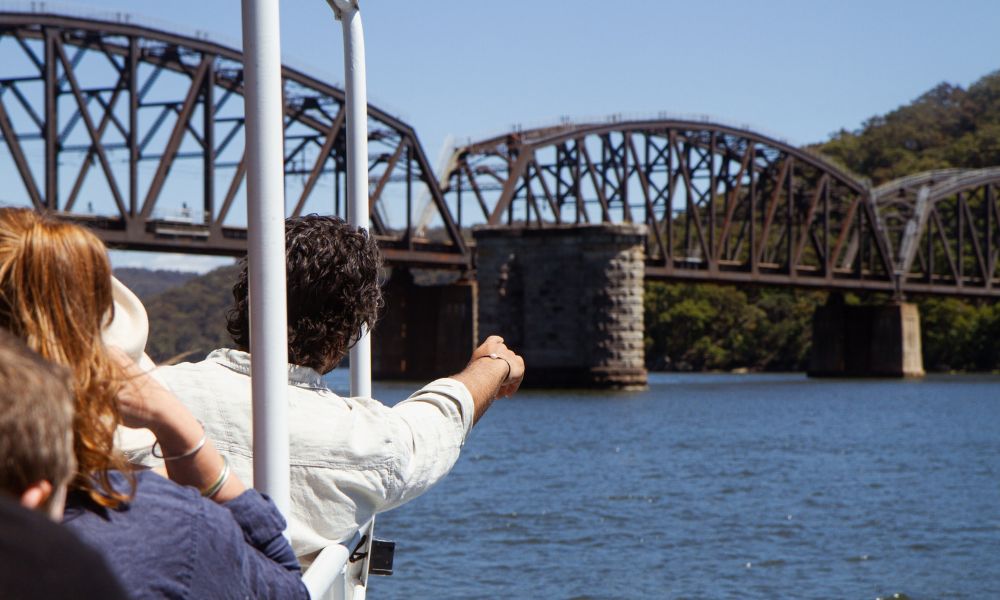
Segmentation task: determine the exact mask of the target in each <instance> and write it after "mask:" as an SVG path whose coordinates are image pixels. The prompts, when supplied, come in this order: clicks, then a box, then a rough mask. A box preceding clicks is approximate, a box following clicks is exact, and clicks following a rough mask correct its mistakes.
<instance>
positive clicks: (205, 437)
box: [149, 421, 208, 461]
mask: <svg viewBox="0 0 1000 600" xmlns="http://www.w3.org/2000/svg"><path fill="white" fill-rule="evenodd" d="M198 424H199V425H201V439H200V440H198V443H197V444H195V445H194V447H193V448H191V449H190V450H188V451H187V452H185V453H184V454H178V455H177V456H164V454H163V449H162V448H160V453H159V454H157V452H156V448H157V446H159V445H160V440H156V441H155V442H153V447H152V448H150V449H149V452H150V453H151V454H152V455H153V456H155V457H156V458H162V459H163V460H164V461H171V460H180V459H182V458H187V457H189V456H194V455H195V454H197V453H198V451H199V450H201V449H202V448H203V447H204V446H205V442H207V441H208V434H206V433H205V426H204V425H202V424H201V421H198Z"/></svg>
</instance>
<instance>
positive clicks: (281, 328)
mask: <svg viewBox="0 0 1000 600" xmlns="http://www.w3.org/2000/svg"><path fill="white" fill-rule="evenodd" d="M278 26H279V22H278V0H243V68H244V81H245V86H246V88H245V89H246V93H245V95H244V101H245V102H246V117H247V120H246V160H247V233H248V236H249V248H248V255H249V256H248V259H249V270H250V332H251V334H250V357H251V374H252V384H251V385H252V390H253V446H254V464H253V478H254V487H255V488H257V489H258V490H260V491H262V492H265V493H266V494H268V495H269V496H271V499H272V500H274V503H275V504H276V505H277V507H278V509H279V510H281V512H282V513H283V514H285V515H288V514H289V513H288V510H289V506H290V501H289V468H288V406H287V402H286V396H285V393H286V389H285V388H286V387H287V385H288V337H287V335H288V334H287V320H288V317H287V312H286V311H287V306H286V304H287V299H286V295H285V193H284V132H283V127H282V119H283V116H282V113H283V108H282V97H281V38H280V34H279V27H278Z"/></svg>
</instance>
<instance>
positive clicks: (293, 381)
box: [130, 349, 474, 562]
mask: <svg viewBox="0 0 1000 600" xmlns="http://www.w3.org/2000/svg"><path fill="white" fill-rule="evenodd" d="M249 375H250V355H249V354H247V353H246V352H240V351H238V350H229V349H222V350H216V351H214V352H212V353H211V354H209V355H208V357H206V358H205V360H203V361H201V362H198V363H182V364H179V365H174V366H168V367H160V368H159V369H157V370H156V371H154V372H153V376H154V377H155V378H156V379H158V380H159V381H160V382H161V383H163V384H164V385H166V386H167V387H168V388H169V389H170V390H171V391H172V392H173V393H174V394H175V395H176V396H177V397H178V398H179V399H180V400H181V402H183V403H184V404H185V405H186V406H187V407H188V408H189V409H190V410H191V412H192V413H194V416H195V417H197V418H198V419H200V420H201V421H202V422H203V423H204V426H205V431H206V434H207V435H208V438H209V439H211V440H212V441H213V442H214V443H215V446H216V447H217V448H218V449H219V452H221V453H222V454H224V455H226V456H227V457H228V458H229V461H230V464H231V465H232V469H233V472H234V473H236V474H237V475H238V476H239V477H240V479H242V480H243V482H244V483H246V484H247V485H248V486H250V485H253V428H252V419H251V415H252V412H253V409H252V405H251V400H250V377H249ZM287 390H288V423H289V431H290V434H291V436H290V437H291V440H290V448H289V454H290V456H291V461H290V466H291V505H292V508H291V515H289V519H288V522H289V535H290V537H291V542H292V548H293V549H294V550H295V554H296V555H297V556H299V557H300V558H306V559H307V562H308V561H309V559H310V558H311V557H312V556H313V555H314V554H315V553H316V552H318V551H319V550H321V549H323V548H324V547H326V546H328V545H330V544H333V543H338V542H344V541H346V540H348V539H349V538H350V537H351V536H353V535H354V533H355V532H356V531H357V530H358V528H359V527H360V526H361V525H363V524H364V523H366V522H367V521H368V520H369V519H371V518H372V517H373V516H374V515H375V514H376V513H379V512H382V511H386V510H389V509H391V508H394V507H396V506H399V505H400V504H403V503H404V502H407V501H409V500H412V499H413V498H416V497H417V496H419V495H420V494H422V493H424V492H425V491H427V490H428V489H429V488H430V487H431V486H433V485H434V484H435V483H437V482H438V481H439V480H440V479H441V478H442V477H444V476H445V475H447V474H448V472H449V471H450V470H451V468H452V466H453V465H454V464H455V461H457V460H458V455H459V451H460V449H461V447H462V444H463V443H464V442H465V438H466V436H467V435H468V433H469V430H470V429H471V428H472V415H473V410H474V406H473V401H472V396H471V395H470V394H469V391H468V389H466V387H465V385H463V384H462V383H461V382H459V381H456V380H454V379H438V380H437V381H434V382H432V383H430V384H428V385H426V386H424V387H423V388H422V389H421V390H420V391H418V392H416V393H414V394H413V395H412V396H410V397H409V398H408V399H406V400H404V401H403V402H400V403H399V404H397V405H396V406H393V407H391V408H390V407H388V406H385V405H384V404H382V403H380V402H378V401H376V400H372V399H370V398H341V397H340V396H338V395H337V394H335V393H333V392H332V391H330V389H329V388H327V387H326V386H325V385H324V384H323V381H322V376H321V375H320V374H319V373H317V372H316V371H315V370H313V369H310V368H308V367H302V366H295V365H289V367H288V388H287ZM130 458H131V459H132V460H133V462H141V463H143V464H147V465H150V466H156V463H157V460H156V459H155V458H153V457H152V456H150V455H149V454H148V452H147V453H146V454H145V455H136V454H135V453H133V454H132V455H131V456H130Z"/></svg>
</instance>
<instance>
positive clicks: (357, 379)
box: [327, 0, 372, 398]
mask: <svg viewBox="0 0 1000 600" xmlns="http://www.w3.org/2000/svg"><path fill="white" fill-rule="evenodd" d="M327 2H328V3H329V4H330V7H331V8H333V12H334V14H336V16H337V18H338V19H340V22H341V25H342V27H343V29H344V96H345V100H344V111H345V114H346V116H347V218H348V221H349V222H350V223H351V225H354V226H356V227H361V228H364V229H366V230H367V229H368V210H369V209H368V91H367V83H366V75H365V35H364V30H363V28H362V27H361V10H360V6H359V5H358V0H327ZM371 370H372V354H371V337H370V336H369V334H368V328H367V327H363V328H362V333H361V339H360V340H358V343H357V344H355V345H354V347H353V348H351V395H352V396H364V397H369V398H370V397H371V395H372V382H371Z"/></svg>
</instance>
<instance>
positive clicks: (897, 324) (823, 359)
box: [809, 292, 924, 377]
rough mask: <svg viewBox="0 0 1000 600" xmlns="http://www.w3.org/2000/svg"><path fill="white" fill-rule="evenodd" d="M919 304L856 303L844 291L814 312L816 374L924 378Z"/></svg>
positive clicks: (812, 359) (813, 368) (813, 373)
mask: <svg viewBox="0 0 1000 600" xmlns="http://www.w3.org/2000/svg"><path fill="white" fill-rule="evenodd" d="M923 374H924V361H923V354H922V352H921V348H920V313H919V311H918V310H917V305H916V304H910V303H906V302H893V303H891V304H888V305H882V306H854V305H848V304H845V302H844V297H843V296H842V295H841V294H839V293H836V292H834V293H831V294H830V297H829V299H828V300H827V303H826V304H825V305H824V306H820V307H818V308H817V309H816V312H815V313H814V314H813V327H812V351H811V354H810V356H809V376H810V377H921V376H923Z"/></svg>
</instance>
